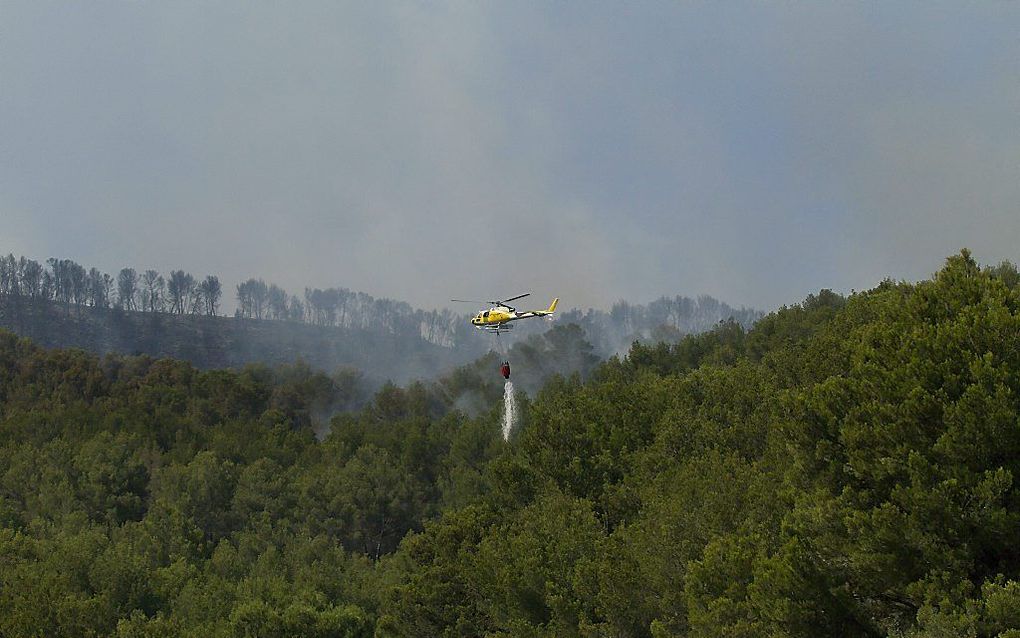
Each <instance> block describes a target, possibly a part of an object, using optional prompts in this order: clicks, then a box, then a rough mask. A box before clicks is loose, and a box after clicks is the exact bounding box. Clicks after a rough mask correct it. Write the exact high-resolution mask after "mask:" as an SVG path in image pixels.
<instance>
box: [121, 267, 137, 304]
mask: <svg viewBox="0 0 1020 638" xmlns="http://www.w3.org/2000/svg"><path fill="white" fill-rule="evenodd" d="M137 299H138V273H136V272H135V269H134V268H122V269H121V271H120V273H119V274H118V275H117V305H118V306H120V307H121V308H124V309H125V310H135V309H136V307H137V303H136V300H137Z"/></svg>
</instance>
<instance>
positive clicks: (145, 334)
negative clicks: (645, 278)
mask: <svg viewBox="0 0 1020 638" xmlns="http://www.w3.org/2000/svg"><path fill="white" fill-rule="evenodd" d="M226 293H227V295H228V296H229V295H231V293H233V297H234V299H235V302H236V310H235V311H234V316H233V317H229V318H228V317H223V316H220V315H219V314H218V312H219V309H220V307H221V306H222V305H224V301H225V300H224V290H223V287H222V284H221V283H220V281H219V278H218V277H216V276H215V275H209V276H206V277H205V278H204V279H200V278H196V277H194V276H193V275H191V274H190V273H188V272H185V271H184V270H175V271H171V272H170V273H169V274H168V275H167V276H165V277H164V275H162V274H160V273H157V272H156V271H154V270H147V271H144V272H142V273H138V272H136V271H135V270H134V269H131V268H124V269H122V270H120V271H119V272H118V273H117V275H116V276H112V275H110V274H108V273H103V272H101V271H99V270H98V269H96V268H94V267H93V268H86V267H85V266H82V265H80V264H78V263H76V262H74V261H71V260H68V259H56V258H53V259H49V260H47V262H46V264H45V265H43V264H40V263H39V262H37V261H35V260H32V259H28V258H25V257H20V258H16V257H14V255H8V256H7V257H0V327H3V328H7V329H9V330H13V331H15V332H17V333H18V334H23V335H26V336H29V337H31V338H32V339H33V340H34V341H36V342H37V343H39V344H41V345H44V346H49V347H78V348H83V349H86V350H89V351H92V352H96V353H106V352H119V353H122V354H131V353H144V354H148V355H151V356H155V357H173V358H177V359H184V360H187V361H190V362H192V363H194V364H195V365H197V366H199V367H201V368H218V367H239V366H242V365H244V364H247V363H266V364H279V363H292V362H294V361H296V360H298V359H300V360H303V361H305V362H307V363H308V364H310V365H312V366H313V367H315V368H317V369H320V370H325V371H327V372H333V371H335V370H336V369H337V368H340V367H349V368H354V369H356V370H358V371H359V372H361V373H363V374H365V375H366V376H367V377H368V378H369V379H370V380H371V381H372V383H378V382H380V381H383V380H386V379H391V380H394V381H397V382H399V383H406V382H407V381H409V380H411V379H416V378H431V377H434V376H436V375H437V374H442V373H444V372H448V371H450V370H451V369H452V368H454V367H456V366H458V365H463V364H465V363H468V362H469V361H472V360H474V359H476V358H478V357H480V356H482V355H484V354H485V353H486V352H488V351H489V350H492V349H497V350H498V349H501V348H502V349H505V348H510V347H512V346H513V345H514V344H516V343H521V342H524V341H527V340H528V339H529V338H531V339H534V338H535V337H537V336H538V335H541V334H542V333H544V332H545V331H546V330H548V329H549V327H550V326H552V325H569V324H572V323H576V324H577V325H579V326H580V327H581V329H582V331H583V332H582V335H583V336H582V338H583V339H585V340H587V341H589V342H590V343H591V344H592V346H593V352H594V354H595V355H596V356H598V357H601V358H606V357H608V356H610V355H613V354H618V353H621V352H625V351H626V350H627V349H629V347H630V345H631V343H632V342H634V341H639V340H654V341H663V340H665V341H677V340H679V339H680V338H681V337H683V336H684V335H686V334H693V333H698V332H702V331H704V330H708V329H710V328H712V327H713V326H714V325H716V324H717V323H718V322H720V321H725V320H733V321H736V322H738V323H740V324H742V325H743V326H745V327H749V326H750V325H751V324H752V323H753V322H754V320H755V319H757V317H758V316H759V314H758V313H757V311H754V310H751V309H747V308H740V309H734V308H732V307H730V306H729V305H727V304H725V303H722V302H720V301H717V300H716V299H713V298H712V297H708V296H701V297H698V298H697V299H690V298H687V297H679V296H678V297H674V298H672V299H668V298H662V299H659V300H656V301H654V302H652V303H650V304H647V305H633V304H629V303H626V302H619V303H617V304H615V305H614V306H613V307H612V309H611V310H609V311H608V312H606V311H601V310H591V309H589V310H586V311H580V310H576V309H573V310H561V312H560V314H559V315H558V316H557V321H556V322H555V323H549V322H547V321H544V320H531V321H523V322H520V323H518V324H517V326H516V328H515V329H514V331H513V332H512V333H510V334H506V335H501V336H500V340H499V341H497V340H496V339H495V338H494V337H493V336H492V335H490V334H486V333H482V332H480V331H478V330H477V329H475V328H474V327H473V326H471V324H470V323H469V322H468V315H465V314H460V313H457V312H453V311H451V310H431V311H424V310H419V309H415V308H412V307H411V306H410V305H409V304H407V303H404V302H399V301H394V300H390V299H375V298H373V297H371V296H370V295H366V294H364V293H360V292H353V291H350V290H347V289H345V288H329V289H325V290H321V289H317V288H316V289H312V288H305V290H304V293H303V295H302V296H301V297H298V296H297V295H290V294H288V293H287V292H286V291H284V290H283V289H282V288H280V287H278V286H276V285H274V284H266V282H264V281H263V280H261V279H247V280H245V281H243V282H241V283H240V284H238V285H237V286H236V287H235V288H234V289H233V290H227V291H226ZM568 303H569V302H568ZM564 305H567V304H564ZM536 382H537V380H536Z"/></svg>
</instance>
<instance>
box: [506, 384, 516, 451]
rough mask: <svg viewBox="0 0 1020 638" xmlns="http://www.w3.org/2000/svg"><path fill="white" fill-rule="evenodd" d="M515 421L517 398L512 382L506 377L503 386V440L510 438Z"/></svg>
mask: <svg viewBox="0 0 1020 638" xmlns="http://www.w3.org/2000/svg"><path fill="white" fill-rule="evenodd" d="M516 422H517V399H516V397H514V384H513V382H512V381H510V380H509V379H507V381H506V384H505V385H504V386H503V440H504V441H509V440H510V431H511V430H513V428H514V425H515V423H516Z"/></svg>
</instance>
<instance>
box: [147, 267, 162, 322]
mask: <svg viewBox="0 0 1020 638" xmlns="http://www.w3.org/2000/svg"><path fill="white" fill-rule="evenodd" d="M165 288H166V282H164V281H163V276H162V275H160V274H159V273H158V272H156V271H155V270H146V271H145V272H144V273H143V274H142V302H143V303H142V306H143V310H148V311H149V312H161V311H162V310H163V294H164V292H165Z"/></svg>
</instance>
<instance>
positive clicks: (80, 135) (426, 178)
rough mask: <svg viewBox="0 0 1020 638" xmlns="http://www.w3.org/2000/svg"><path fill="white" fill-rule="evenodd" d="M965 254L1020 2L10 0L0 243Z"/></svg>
mask: <svg viewBox="0 0 1020 638" xmlns="http://www.w3.org/2000/svg"><path fill="white" fill-rule="evenodd" d="M962 246H969V247H970V248H972V250H973V251H974V253H975V255H976V257H977V258H978V259H979V260H980V261H982V262H985V263H992V262H998V261H1000V260H1002V259H1010V260H1013V261H1016V260H1018V259H1020V3H1017V2H989V3H945V4H937V3H929V2H924V3H910V2H887V3H877V2H874V3H871V2H853V3H849V2H847V3H828V2H826V3H814V4H812V3H791V2H783V3H760V2H756V3H712V4H698V3H691V2H682V3H667V2H658V1H656V2H651V1H650V2H626V3H623V2H612V3H610V2H605V3H595V2H559V1H557V2H470V3H469V2H464V3H451V4H446V3H433V2H422V3H418V2H416V3H395V2H394V3H389V2H371V3H369V2H362V3H350V4H348V3H339V2H332V1H329V2H321V3H319V2H293V3H281V2H266V3H260V2H247V1H246V2H223V1H212V0H210V1H208V2H199V3H192V2H178V1H173V2H142V1H136V2H102V1H89V2H81V1H75V2H46V1H35V0H33V1H25V2H11V1H8V0H0V251H3V252H8V251H9V252H14V253H15V254H26V255H29V256H32V257H36V258H39V259H43V258H46V257H48V256H52V255H56V256H65V257H71V258H74V259H77V260H78V261H80V262H81V263H83V264H86V265H95V266H98V267H100V268H102V269H104V270H107V271H110V272H115V271H116V270H117V269H119V268H120V267H122V266H125V265H131V266H134V267H136V268H149V267H153V268H157V269H160V270H163V271H166V270H169V269H171V268H177V267H183V268H185V269H187V270H190V271H191V272H193V273H194V274H196V275H199V276H202V275H205V274H207V273H214V274H219V275H220V277H221V279H223V280H224V282H225V283H226V284H227V285H228V286H230V288H231V289H232V287H233V284H234V283H236V282H237V280H239V279H241V278H242V277H247V276H250V275H255V276H262V277H265V278H266V279H268V280H272V281H275V282H278V283H280V284H281V285H283V286H284V287H287V288H289V289H292V291H295V292H298V291H300V288H301V287H302V286H304V285H306V284H308V285H316V286H329V285H341V286H347V287H350V288H354V289H358V290H363V291H365V292H369V293H371V294H374V295H377V296H390V297H395V298H400V299H406V300H408V301H411V302H413V303H415V304H417V305H422V306H426V307H434V306H437V305H444V303H445V300H447V299H449V298H450V297H465V296H467V297H474V296H481V297H485V296H488V295H490V294H499V293H503V294H508V295H509V294H513V293H516V292H519V291H526V290H533V291H535V293H536V294H540V295H541V296H543V297H544V296H547V295H551V294H553V293H555V294H558V295H559V296H561V297H563V298H564V300H565V302H566V303H567V304H568V305H578V306H588V305H595V306H603V307H605V306H608V305H609V304H611V303H612V302H613V301H614V300H616V299H619V298H626V299H628V300H631V301H635V302H640V301H647V300H649V299H651V298H653V297H656V296H659V295H662V294H667V295H672V294H678V293H679V294H688V295H692V294H697V293H708V294H712V295H715V296H717V297H719V298H722V299H724V300H726V301H728V302H730V303H732V304H747V305H754V306H758V307H763V308H770V307H773V306H775V305H778V304H781V303H787V302H794V301H797V300H800V299H801V298H803V297H804V296H805V295H806V294H807V293H809V292H812V291H816V290H818V289H819V288H821V287H833V288H837V289H840V290H849V289H850V288H858V289H860V288H866V287H870V286H872V285H874V284H875V283H876V282H877V281H879V280H880V279H882V278H883V277H886V276H891V277H894V278H906V279H916V278H920V277H924V276H927V275H928V274H930V273H931V272H933V271H934V270H936V269H938V268H939V266H940V264H941V262H942V260H943V259H944V258H945V257H946V256H947V255H949V254H951V253H953V252H956V251H957V250H958V249H959V248H960V247H962ZM541 301H542V302H544V301H545V300H541Z"/></svg>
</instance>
